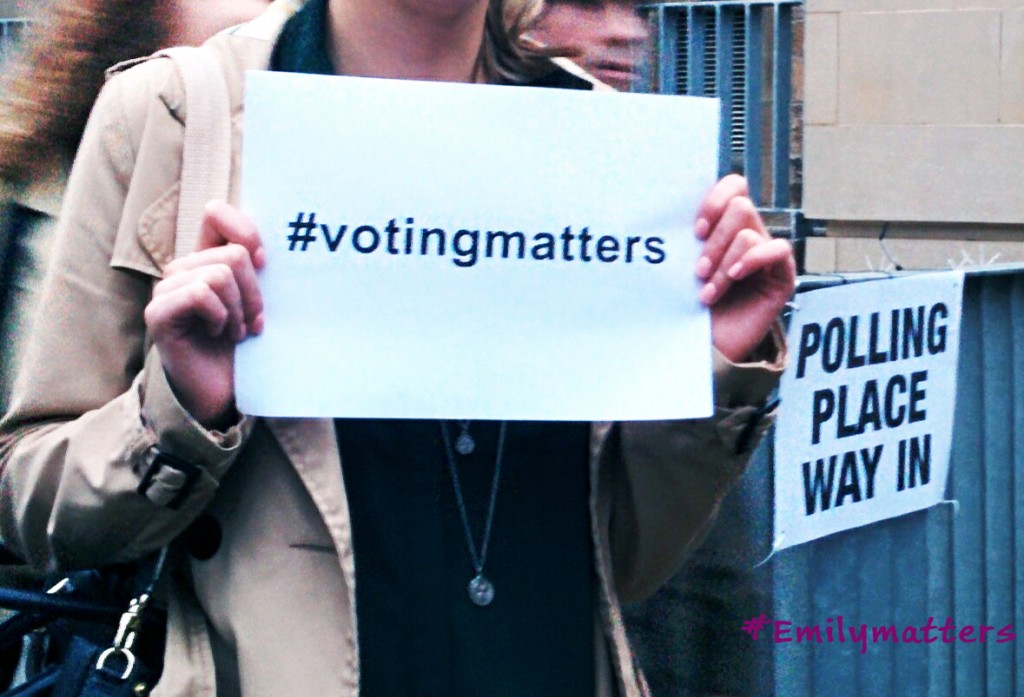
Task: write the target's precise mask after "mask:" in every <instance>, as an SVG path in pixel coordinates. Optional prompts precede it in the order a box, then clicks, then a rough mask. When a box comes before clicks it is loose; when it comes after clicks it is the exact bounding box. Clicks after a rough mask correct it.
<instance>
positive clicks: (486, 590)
mask: <svg viewBox="0 0 1024 697" xmlns="http://www.w3.org/2000/svg"><path fill="white" fill-rule="evenodd" d="M463 423H465V424H466V425H465V427H464V428H465V431H464V433H465V434H466V435H468V429H469V422H468V421H466V422H460V424H459V425H460V426H462V424H463ZM440 424H441V438H442V439H443V440H444V452H445V455H446V456H447V459H448V474H449V475H450V476H451V478H452V489H453V490H454V492H455V503H456V504H457V505H458V507H459V517H460V518H461V520H462V531H463V532H464V533H465V534H466V546H467V547H468V548H469V556H470V558H471V559H472V561H473V569H474V571H475V572H476V575H475V576H474V577H473V578H472V579H471V580H470V582H469V585H468V586H467V587H466V592H467V593H469V599H470V600H471V601H473V603H474V604H475V605H479V606H480V607H484V606H487V605H490V604H491V601H492V600H494V584H493V583H491V581H490V580H489V579H488V578H487V577H486V576H484V565H485V564H486V563H487V545H488V543H489V542H490V541H491V525H492V523H494V504H495V502H496V501H497V500H498V484H499V482H500V481H501V460H502V456H503V455H504V452H505V431H506V427H507V425H508V424H507V423H506V422H504V421H502V422H501V427H500V428H499V430H498V452H497V455H496V456H495V458H494V476H493V477H492V478H491V499H490V501H489V502H488V504H487V518H486V520H485V522H484V536H483V539H482V540H481V543H480V551H479V552H477V550H476V543H475V542H474V541H473V530H472V528H471V527H470V525H469V514H468V512H467V511H466V502H465V500H464V499H463V498H462V486H461V485H460V483H459V469H458V467H457V466H456V465H455V454H454V452H452V438H451V435H450V434H449V433H448V424H447V423H446V422H445V421H441V422H440ZM470 442H471V443H472V437H470ZM473 445H474V446H475V444H473ZM456 447H457V446H456ZM472 451H473V449H472V448H470V451H469V452H472ZM459 452H460V453H462V451H461V450H460V451H459ZM462 454H466V453H462Z"/></svg>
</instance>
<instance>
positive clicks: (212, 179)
mask: <svg viewBox="0 0 1024 697" xmlns="http://www.w3.org/2000/svg"><path fill="white" fill-rule="evenodd" d="M158 55H162V56H167V57H168V58H170V59H172V60H173V61H174V62H175V63H176V64H177V66H178V71H179V72H180V74H181V78H182V82H183V83H184V86H185V141H184V147H183V150H182V156H181V190H180V192H179V196H178V222H177V231H176V234H175V239H174V257H175V258H176V259H177V258H178V257H182V256H184V255H186V254H189V253H190V252H192V251H193V250H194V249H195V246H196V240H197V239H198V237H199V226H200V224H201V223H202V219H203V209H204V208H205V207H206V204H207V203H208V202H210V201H213V200H218V199H219V200H225V199H227V196H228V186H229V184H230V181H231V108H230V104H229V102H228V88H227V83H226V82H225V80H224V73H222V72H221V68H220V65H219V64H218V63H217V61H216V60H214V59H213V57H212V56H211V55H210V54H209V53H208V51H206V50H204V49H203V48H202V47H199V48H193V47H187V46H182V47H177V48H170V49H165V50H163V51H160V52H159V54H158Z"/></svg>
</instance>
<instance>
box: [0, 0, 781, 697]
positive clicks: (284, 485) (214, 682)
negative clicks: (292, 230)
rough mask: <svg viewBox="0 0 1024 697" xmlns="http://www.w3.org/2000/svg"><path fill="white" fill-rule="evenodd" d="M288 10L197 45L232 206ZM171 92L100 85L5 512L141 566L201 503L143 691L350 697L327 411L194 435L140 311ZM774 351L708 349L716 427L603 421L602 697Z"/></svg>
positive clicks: (692, 535) (594, 465)
mask: <svg viewBox="0 0 1024 697" xmlns="http://www.w3.org/2000/svg"><path fill="white" fill-rule="evenodd" d="M290 9H291V8H290V5H288V4H287V3H283V2H280V1H279V2H277V3H275V4H274V5H273V6H272V7H271V9H270V10H269V11H268V12H267V14H265V15H263V16H262V17H260V18H258V19H257V20H255V21H254V22H251V23H249V24H248V25H243V27H242V28H240V29H236V30H235V31H233V32H231V33H228V34H222V35H219V36H218V37H215V38H214V39H212V40H211V41H210V42H208V44H207V45H206V47H205V48H204V49H202V50H206V51H209V52H210V53H211V54H212V55H213V56H215V57H216V58H217V60H219V61H220V62H221V64H222V65H223V67H224V71H225V75H226V77H227V81H228V86H229V91H230V102H231V105H232V112H233V114H234V122H233V123H234V133H233V137H234V157H233V172H232V185H231V188H230V199H231V200H232V201H234V202H237V200H238V175H239V145H240V142H241V128H240V119H241V98H242V82H243V74H242V71H243V69H245V68H257V69H262V68H265V67H266V66H267V64H268V61H269V55H270V50H271V47H272V45H273V41H274V38H275V37H276V36H277V33H278V32H279V30H280V27H281V25H282V23H283V21H284V19H286V17H287V16H288V14H289V11H290ZM184 96H185V95H184V94H183V89H182V86H181V83H180V77H179V76H178V75H177V73H176V71H175V69H174V67H173V64H172V63H171V62H170V61H169V60H166V59H152V60H148V61H144V62H142V63H141V64H139V65H136V66H134V67H131V68H130V69H127V70H123V71H122V72H120V73H119V74H117V75H116V76H114V77H113V78H112V79H111V80H110V81H109V82H108V84H107V86H106V88H105V89H104V90H103V93H102V94H101V95H100V98H99V100H98V102H97V105H96V107H95V110H94V112H93V116H92V118H91V119H90V123H89V126H88V128H87V131H86V135H85V137H84V140H83V143H82V147H81V150H80V153H79V157H78V160H77V161H76V163H75V166H74V169H73V171H72V174H71V179H70V182H69V185H68V192H67V198H66V201H65V207H64V209H63V212H62V220H61V223H60V231H59V238H58V243H57V249H56V250H55V262H54V263H55V266H54V268H53V269H52V273H51V274H50V276H49V278H48V281H47V284H46V287H45V289H44V296H43V301H42V302H43V310H42V314H41V316H40V317H39V319H38V323H37V330H36V333H35V334H34V336H33V338H32V340H31V342H30V346H29V349H28V351H27V353H26V355H25V356H24V363H23V365H24V367H23V370H22V373H21V377H20V379H19V381H18V384H17V386H16V388H15V395H14V400H13V407H12V410H11V412H10V413H9V414H8V415H7V417H6V418H5V420H4V422H3V423H2V425H0V466H2V470H0V486H2V496H0V525H2V532H3V535H4V538H5V540H6V541H7V543H8V544H10V545H12V546H13V547H14V548H16V549H17V550H20V552H21V553H22V554H24V555H25V556H26V557H27V558H28V559H29V560H30V561H31V562H32V563H33V564H35V565H37V566H40V567H51V568H68V567H82V566H85V567H89V566H97V565H102V564H105V563H108V562H114V561H123V560H130V559H135V558H138V557H140V556H141V555H144V554H146V553H147V552H150V551H151V550H154V549H156V548H159V547H161V546H163V545H165V544H167V543H168V542H169V541H171V540H173V539H174V538H175V537H177V536H178V535H179V534H180V533H181V532H182V531H184V530H185V529H186V528H187V527H188V526H189V524H190V523H192V522H193V521H194V520H195V519H196V517H197V516H198V515H199V514H200V513H202V512H203V511H207V512H209V513H210V514H212V516H213V517H214V518H215V519H216V520H217V521H218V522H219V525H220V527H221V529H222V533H223V539H222V542H221V544H220V546H219V549H218V551H217V552H216V554H214V556H213V557H212V558H210V559H208V560H206V561H200V560H198V559H194V558H189V557H188V556H187V555H185V554H182V555H181V556H180V557H178V559H177V561H178V563H177V564H176V565H175V569H174V573H173V574H172V578H171V581H172V583H171V584H170V588H169V589H168V592H167V602H168V608H169V627H168V643H167V654H166V667H165V671H164V677H163V678H162V680H161V682H160V684H159V685H158V686H157V689H156V691H155V692H154V693H153V694H154V695H158V696H160V695H163V696H171V695H173V696H175V697H186V696H188V697H196V696H199V695H213V694H217V695H221V696H225V695H226V696H230V695H238V694H244V695H246V697H254V696H259V695H268V696H269V695H274V696H275V697H279V696H280V695H353V696H354V695H356V694H358V685H359V657H358V643H357V638H356V615H355V607H354V603H355V588H354V581H355V568H354V559H353V553H352V539H351V530H350V525H349V516H348V506H347V500H346V496H345V488H344V482H343V480H342V468H341V463H340V461H339V456H338V447H337V443H336V441H335V433H334V428H333V425H332V422H331V421H330V420H304V419H293V420H289V419H265V420H263V419H249V418H243V419H242V421H241V423H239V424H238V425H236V426H235V427H233V428H231V429H229V430H228V431H227V432H225V433H220V432H208V431H205V430H204V429H202V428H201V427H200V426H199V425H198V424H197V423H196V422H195V421H194V420H193V419H192V418H191V417H190V416H189V414H188V413H187V412H185V411H184V410H183V408H182V407H181V406H180V404H178V402H177V401H176V399H175V397H174V394H173V392H172V391H171V389H170V387H169V386H168V383H167V381H166V379H165V376H164V373H163V370H162V369H161V367H160V361H159V357H158V356H157V355H156V351H155V349H153V348H152V347H151V346H150V342H149V339H148V337H147V335H146V331H145V326H144V322H143V309H144V307H145V305H146V303H147V302H148V300H149V297H150V293H151V289H152V286H153V284H154V283H155V282H156V280H157V279H159V278H160V276H161V269H162V268H163V267H164V265H166V264H167V263H168V262H169V261H170V260H171V259H172V257H173V249H174V226H175V217H176V213H177V192H178V178H179V175H180V168H181V163H180V159H181V150H182V133H183V127H182V123H183V121H184V119H185V118H186V105H185V103H184ZM776 342H777V343H778V337H776ZM776 353H777V354H778V360H776V361H774V362H772V363H771V364H769V363H760V364H744V365H743V366H735V365H731V364H728V363H727V362H726V361H725V360H724V359H723V358H722V357H721V356H717V357H716V364H715V372H716V403H717V404H719V405H723V406H722V407H720V408H718V410H717V414H716V416H715V417H714V418H712V419H708V420H701V421H677V422H645V423H622V424H614V425H612V424H595V425H594V428H593V437H592V457H591V482H592V483H591V492H590V502H591V514H592V515H591V519H592V531H593V535H594V540H595V544H594V547H595V555H596V559H595V565H596V568H597V571H598V576H599V579H600V582H599V584H598V586H599V597H598V598H597V601H596V606H597V607H598V617H596V618H595V622H596V625H597V627H598V630H597V631H596V632H595V635H596V637H597V639H596V647H595V650H596V651H597V652H598V656H599V660H598V661H597V666H598V676H597V684H598V686H599V690H598V691H599V694H602V695H612V694H623V695H639V694H643V693H644V691H645V688H644V687H643V681H642V678H641V677H640V676H639V673H638V671H637V670H636V668H635V666H634V662H633V659H632V657H631V654H630V650H629V646H628V643H627V640H626V636H625V632H624V631H623V626H622V620H621V616H620V612H619V598H630V599H634V598H638V597H641V596H642V595H643V594H645V593H647V592H649V591H651V590H653V589H654V588H655V587H656V586H657V585H658V584H659V583H660V582H661V581H662V580H664V579H665V578H666V577H667V576H668V575H670V574H671V573H672V571H673V570H674V569H675V568H676V567H677V565H678V564H679V562H680V560H681V558H682V556H683V554H684V552H685V550H686V549H687V547H689V546H690V545H692V544H693V543H694V541H695V540H697V539H699V537H700V536H701V535H702V532H703V531H704V529H705V527H706V526H707V524H708V521H709V520H710V518H711V517H712V515H713V513H714V510H715V508H716V507H717V503H718V501H719V500H720V499H721V497H722V496H723V495H724V493H725V491H726V489H727V487H728V486H729V485H730V484H731V483H732V482H733V481H734V480H735V479H736V478H737V476H738V475H739V473H740V472H741V471H742V468H743V466H744V465H745V462H746V460H747V459H748V456H749V448H746V449H745V451H744V452H737V450H738V449H739V448H738V446H739V445H740V444H741V443H742V442H743V441H745V440H746V439H745V438H744V437H743V436H742V434H743V433H744V431H745V430H749V429H747V425H748V423H749V422H751V417H752V415H753V414H754V413H755V407H754V406H750V405H754V404H758V403H761V402H762V401H763V400H764V399H765V397H766V396H767V395H768V393H769V391H770V390H771V388H772V387H773V385H774V384H775V382H776V380H777V377H778V372H779V369H780V368H779V366H780V362H781V349H779V350H778V351H776ZM737 405H739V406H737ZM727 406H728V407H730V408H726V407H727ZM767 422H768V420H767V419H765V420H762V421H761V423H760V424H759V425H758V426H757V427H756V428H755V429H754V431H755V438H754V439H753V441H752V442H756V440H757V438H758V437H759V436H760V435H761V433H763V430H764V429H765V428H766V427H767ZM157 449H159V450H161V451H163V452H167V453H172V454H174V455H175V456H177V457H178V458H180V459H182V460H186V461H188V462H191V463H193V464H195V465H198V466H199V470H200V476H199V478H198V480H196V481H195V482H193V483H192V484H191V485H190V486H189V487H188V489H187V491H186V492H185V494H184V495H183V500H182V501H181V502H180V505H178V506H177V507H173V508H172V507H170V506H168V505H167V504H168V502H169V501H170V500H171V499H173V498H175V497H176V496H177V495H178V494H180V493H181V492H182V491H183V484H184V479H185V478H184V477H183V476H182V474H181V473H180V472H179V471H177V470H174V469H172V468H168V467H161V468H159V469H158V470H157V471H156V476H155V479H154V485H153V486H152V487H150V488H149V489H148V490H147V492H146V494H145V495H141V494H139V493H138V492H137V487H138V485H139V482H140V477H141V476H142V475H143V474H144V473H145V472H146V470H147V468H149V467H150V466H151V463H152V461H153V458H154V456H155V453H156V452H157ZM215 667H216V669H215Z"/></svg>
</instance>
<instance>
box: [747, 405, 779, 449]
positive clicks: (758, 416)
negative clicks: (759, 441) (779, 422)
mask: <svg viewBox="0 0 1024 697" xmlns="http://www.w3.org/2000/svg"><path fill="white" fill-rule="evenodd" d="M779 401H780V400H778V399H772V400H770V401H767V402H765V403H764V404H762V405H761V406H760V407H758V408H757V409H756V410H755V411H754V412H753V413H752V414H751V415H750V418H749V419H747V423H746V424H745V425H744V426H743V430H742V431H740V435H739V437H738V438H737V439H736V454H737V455H742V454H743V453H745V452H747V450H749V449H750V443H751V441H752V440H753V439H754V432H755V431H756V430H757V427H758V425H760V423H761V421H763V420H764V417H766V416H768V414H770V413H771V412H772V410H773V409H775V407H777V406H779Z"/></svg>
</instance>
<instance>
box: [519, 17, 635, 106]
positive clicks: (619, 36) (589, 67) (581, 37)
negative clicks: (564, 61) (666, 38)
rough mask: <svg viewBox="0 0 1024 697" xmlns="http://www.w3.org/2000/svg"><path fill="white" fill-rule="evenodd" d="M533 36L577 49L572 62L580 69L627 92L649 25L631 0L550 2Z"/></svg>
mask: <svg viewBox="0 0 1024 697" xmlns="http://www.w3.org/2000/svg"><path fill="white" fill-rule="evenodd" d="M530 35H531V36H532V37H533V38H535V39H537V40H538V41H540V42H542V43H544V44H546V45H548V46H553V47H559V48H572V49H576V50H577V51H578V55H575V56H572V60H573V61H575V62H576V63H577V64H579V65H580V67H582V68H583V69H584V70H586V71H587V72H588V73H590V74H591V75H593V76H594V77H596V78H597V79H599V80H601V81H602V82H606V83H608V84H609V85H611V86H612V87H615V88H616V89H620V90H626V89H629V86H630V84H631V83H632V82H633V81H634V80H635V79H636V77H637V70H638V69H639V59H640V56H641V55H642V54H641V52H642V51H643V50H644V49H645V48H646V45H647V24H646V22H644V20H643V19H642V18H641V17H640V15H639V14H637V11H636V7H635V5H634V3H633V2H631V1H629V0H626V1H622V0H602V1H600V2H594V3H573V2H565V3H563V2H560V3H558V4H550V3H549V4H548V5H547V6H546V8H545V10H544V12H543V13H542V14H541V16H540V17H538V19H537V21H536V23H535V24H534V26H533V28H532V29H531V30H530Z"/></svg>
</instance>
